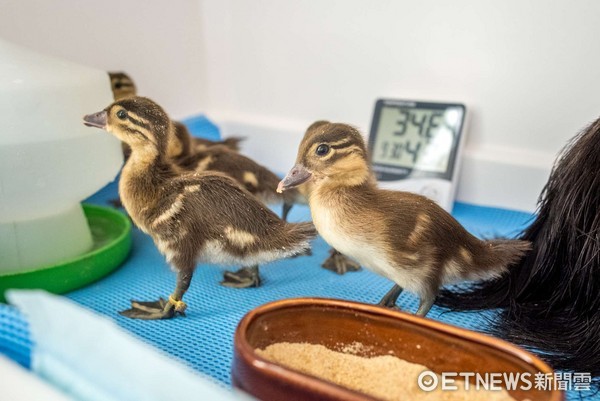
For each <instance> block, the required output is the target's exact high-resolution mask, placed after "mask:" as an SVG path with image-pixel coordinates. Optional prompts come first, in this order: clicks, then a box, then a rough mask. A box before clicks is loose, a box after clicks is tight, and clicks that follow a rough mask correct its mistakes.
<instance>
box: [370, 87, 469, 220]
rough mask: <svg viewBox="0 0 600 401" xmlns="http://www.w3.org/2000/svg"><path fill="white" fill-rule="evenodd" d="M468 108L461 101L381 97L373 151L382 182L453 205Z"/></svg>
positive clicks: (445, 205)
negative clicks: (419, 100) (447, 101)
mask: <svg viewBox="0 0 600 401" xmlns="http://www.w3.org/2000/svg"><path fill="white" fill-rule="evenodd" d="M465 114H466V109H465V106H464V105H462V104H459V103H425V102H415V101H406V100H391V99H380V100H378V101H377V103H376V104H375V112H374V113H373V122H372V124H371V133H370V136H369V153H370V157H371V163H372V165H373V171H374V173H375V175H376V177H377V180H378V181H379V186H380V187H382V188H386V189H393V190H401V191H409V192H415V193H419V194H421V195H424V196H427V197H429V198H430V199H432V200H434V201H435V202H437V203H438V204H439V205H440V206H442V207H443V208H444V209H446V210H447V211H451V210H452V205H453V204H454V195H455V194H456V179H457V177H458V170H459V164H460V163H459V162H460V153H461V149H462V144H463V139H464V133H463V125H464V121H465Z"/></svg>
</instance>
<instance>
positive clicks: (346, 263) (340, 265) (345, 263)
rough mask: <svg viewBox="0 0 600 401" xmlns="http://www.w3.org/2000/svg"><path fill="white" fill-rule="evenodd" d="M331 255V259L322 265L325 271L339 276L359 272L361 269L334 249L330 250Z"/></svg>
mask: <svg viewBox="0 0 600 401" xmlns="http://www.w3.org/2000/svg"><path fill="white" fill-rule="evenodd" d="M329 254H330V255H329V258H327V259H326V260H325V262H323V264H322V265H321V266H322V267H323V268H324V269H327V270H331V271H332V272H334V273H337V274H345V273H348V272H357V271H359V270H360V269H361V267H360V265H359V264H358V263H356V262H355V261H354V260H352V259H350V258H349V257H347V256H344V255H342V254H341V253H339V252H338V251H336V250H335V249H333V248H332V249H330V250H329Z"/></svg>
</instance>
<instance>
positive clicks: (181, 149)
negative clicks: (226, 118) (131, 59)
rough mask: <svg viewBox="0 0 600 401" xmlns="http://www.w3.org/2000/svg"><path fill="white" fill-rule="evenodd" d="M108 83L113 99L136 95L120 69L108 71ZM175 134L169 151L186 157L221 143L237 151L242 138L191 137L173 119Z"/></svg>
mask: <svg viewBox="0 0 600 401" xmlns="http://www.w3.org/2000/svg"><path fill="white" fill-rule="evenodd" d="M108 76H109V77H110V85H111V88H112V92H113V97H114V99H115V101H117V100H121V99H125V98H127V97H131V96H136V95H137V88H136V86H135V83H134V82H133V79H131V77H130V76H129V75H127V74H126V73H124V72H122V71H114V72H109V73H108ZM173 124H175V134H176V136H175V137H176V139H177V140H178V143H177V142H176V143H174V144H170V145H169V152H170V153H173V154H172V156H173V157H187V156H189V155H191V154H192V153H193V151H194V150H203V149H205V148H207V147H210V146H215V145H223V146H227V147H228V148H230V149H231V150H234V151H236V152H237V151H238V150H239V144H240V142H241V141H242V140H243V138H236V137H232V138H226V139H224V140H223V141H210V140H208V139H203V138H195V137H193V136H192V135H191V134H190V132H189V131H188V129H187V128H186V126H185V125H183V124H182V123H180V122H176V121H174V122H173Z"/></svg>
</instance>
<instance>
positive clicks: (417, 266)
mask: <svg viewBox="0 0 600 401" xmlns="http://www.w3.org/2000/svg"><path fill="white" fill-rule="evenodd" d="M309 181H310V185H309V191H310V193H309V198H308V200H309V205H310V209H311V214H312V218H313V222H314V224H315V227H316V228H317V230H318V232H319V234H321V236H322V237H323V238H324V239H325V241H327V242H328V243H329V244H330V245H331V246H333V247H334V248H335V249H337V250H339V251H340V252H341V253H343V254H344V255H347V256H350V257H352V258H354V259H356V260H357V261H358V262H359V263H360V265H362V266H363V267H365V268H367V269H370V270H372V271H374V272H375V273H378V274H380V275H382V276H384V277H387V278H388V279H390V280H392V281H393V282H395V283H396V285H394V287H393V288H392V289H391V290H390V291H389V292H388V293H387V294H386V295H385V296H384V297H383V299H382V300H381V302H380V304H381V305H383V306H387V307H394V306H395V304H396V300H397V299H398V296H399V295H400V293H401V292H402V290H403V289H406V290H407V291H410V292H412V293H414V294H416V295H418V296H419V298H420V304H419V308H418V310H417V315H420V316H425V315H426V314H427V312H428V311H429V309H430V308H431V306H432V305H433V303H434V301H435V298H436V295H437V293H438V291H439V288H440V287H441V286H442V285H444V284H448V283H452V282H456V281H461V280H477V279H484V278H490V277H497V276H500V275H501V274H502V273H504V272H505V271H506V270H507V268H508V266H510V265H511V264H513V263H515V262H517V261H518V260H519V259H521V257H522V256H523V255H524V254H525V252H526V251H528V250H529V249H530V244H529V242H526V241H518V240H491V241H481V240H479V239H477V238H475V237H474V236H473V235H471V234H470V233H469V232H467V230H465V229H464V227H462V226H461V225H460V223H458V222H457V221H456V220H455V219H454V218H453V217H452V216H451V215H450V214H449V213H447V212H446V211H445V210H443V209H442V208H441V207H440V206H438V205H437V204H436V203H434V202H433V201H431V200H429V199H427V198H425V197H423V196H420V195H416V194H412V193H408V192H399V191H388V190H383V189H379V188H378V187H377V184H376V181H375V179H374V178H373V175H372V173H371V171H370V167H369V160H368V157H367V151H366V148H365V143H364V140H363V138H362V136H361V135H360V134H359V132H358V131H357V130H356V129H354V128H352V127H350V126H348V125H345V124H323V125H322V126H321V127H319V129H317V130H314V131H313V132H312V133H311V134H310V135H308V136H307V137H305V138H304V140H303V141H302V143H301V144H300V148H299V150H298V157H297V160H296V165H295V166H294V167H293V168H292V169H291V170H290V172H289V173H288V174H287V176H286V177H285V178H284V179H283V180H282V181H281V182H280V184H279V188H278V189H279V190H286V189H288V188H293V187H295V186H297V185H300V184H302V183H305V182H309Z"/></svg>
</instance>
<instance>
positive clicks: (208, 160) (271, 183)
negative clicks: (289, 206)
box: [178, 145, 295, 203]
mask: <svg viewBox="0 0 600 401" xmlns="http://www.w3.org/2000/svg"><path fill="white" fill-rule="evenodd" d="M178 165H179V166H180V167H182V168H183V169H186V170H188V171H192V170H193V171H218V172H221V173H224V174H226V175H228V176H230V177H231V178H233V179H234V180H236V181H237V182H238V183H239V184H240V185H242V186H243V187H244V188H246V189H247V190H248V191H249V192H250V193H251V194H253V195H255V196H257V197H258V198H259V199H260V200H261V201H263V202H265V203H274V202H277V201H278V200H280V199H281V198H282V197H284V198H285V199H287V198H289V197H292V196H293V195H295V194H291V193H289V192H288V193H284V194H283V195H282V194H278V193H277V185H278V184H279V181H280V178H279V177H278V176H277V175H276V174H275V173H273V172H272V171H271V170H269V169H268V168H266V167H264V166H262V165H260V164H258V163H256V162H255V161H254V160H252V159H250V158H249V157H246V156H244V155H241V154H239V153H236V152H234V151H232V150H230V149H228V148H227V147H225V146H223V145H216V146H212V147H210V148H206V149H204V150H202V151H198V152H197V153H196V154H194V155H192V156H190V157H187V158H185V159H182V160H180V161H179V162H178Z"/></svg>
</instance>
